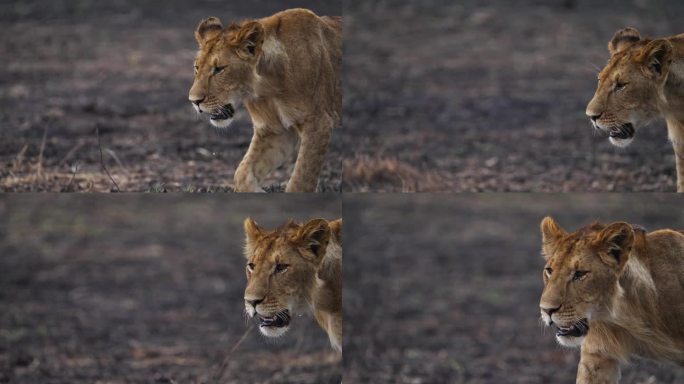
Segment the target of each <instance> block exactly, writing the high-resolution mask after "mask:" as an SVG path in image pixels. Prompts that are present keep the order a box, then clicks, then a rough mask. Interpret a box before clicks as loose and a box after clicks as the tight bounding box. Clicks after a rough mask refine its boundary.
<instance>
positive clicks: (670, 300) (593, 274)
mask: <svg viewBox="0 0 684 384" xmlns="http://www.w3.org/2000/svg"><path fill="white" fill-rule="evenodd" d="M545 221H546V220H545ZM542 228H543V229H542V230H543V231H544V224H543V225H542ZM549 228H552V227H550V226H549V224H548V223H547V224H546V232H545V233H544V236H545V240H544V244H545V245H544V253H545V255H546V257H547V265H548V267H549V268H551V269H552V270H553V272H552V273H551V274H550V275H549V276H548V277H546V275H545V282H546V284H545V288H544V293H543V295H542V299H541V302H540V306H541V307H542V311H543V314H542V315H543V316H542V317H543V318H544V320H545V321H546V322H547V323H550V324H554V323H557V324H559V326H560V325H566V324H567V323H572V322H573V321H575V322H576V321H577V320H578V319H580V318H583V317H584V318H588V325H587V326H588V331H587V332H586V334H585V335H582V336H581V337H569V338H567V337H558V339H559V342H560V343H561V344H563V345H566V346H579V347H580V348H581V359H580V364H579V369H578V376H577V380H578V383H616V382H618V381H619V377H620V367H619V365H620V363H625V362H627V361H628V360H629V359H630V358H631V357H635V356H638V357H643V358H647V359H653V360H661V361H670V362H673V363H676V364H680V365H684V234H682V232H678V231H672V230H659V231H655V232H651V233H648V234H647V233H645V232H644V231H643V230H641V229H633V228H632V227H631V226H629V225H628V224H626V223H615V224H613V225H611V226H603V225H599V224H594V225H592V226H589V227H585V228H583V229H581V230H580V231H577V232H574V233H571V234H567V233H565V232H561V231H562V230H554V229H553V228H552V229H550V230H549ZM557 228H560V227H557ZM554 232H555V233H556V234H555V235H553V233H554ZM572 270H586V271H588V272H587V273H588V275H587V277H583V278H582V279H581V280H577V281H571V282H568V281H567V280H566V279H565V277H564V274H565V273H566V272H568V271H572ZM545 308H546V309H545ZM548 308H555V309H554V310H553V311H551V312H550V313H552V314H553V315H554V316H555V317H552V316H551V315H549V312H548ZM545 311H546V315H544V312H545Z"/></svg>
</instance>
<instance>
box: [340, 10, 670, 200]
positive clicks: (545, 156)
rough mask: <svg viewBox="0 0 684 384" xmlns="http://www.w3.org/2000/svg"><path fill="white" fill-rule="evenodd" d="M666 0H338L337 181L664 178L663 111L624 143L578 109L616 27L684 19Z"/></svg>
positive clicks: (619, 181) (658, 185) (661, 27)
mask: <svg viewBox="0 0 684 384" xmlns="http://www.w3.org/2000/svg"><path fill="white" fill-rule="evenodd" d="M682 19H684V2H682V1H678V0H671V1H667V0H656V1H645V0H625V1H622V0H600V1H599V0H520V1H507V0H462V1H448V0H427V1H421V2H417V1H411V0H391V1H389V0H381V1H372V2H369V1H361V0H349V1H348V2H347V3H346V7H345V33H346V35H345V46H346V52H345V95H344V97H345V112H344V118H345V121H344V131H343V135H342V136H341V137H342V140H343V142H344V148H345V155H344V157H345V165H344V176H343V183H344V185H343V190H345V191H400V190H404V191H416V190H418V191H421V190H433V191H674V189H675V184H674V182H675V160H674V153H673V150H672V148H671V145H670V144H669V143H668V140H667V132H666V129H665V123H664V122H658V123H655V124H653V125H652V126H649V127H647V128H644V129H642V130H640V131H639V132H638V133H637V137H636V140H635V141H634V143H633V145H632V146H631V147H630V148H628V149H618V148H615V147H613V146H611V145H610V144H609V142H608V140H607V138H605V137H603V136H601V135H598V134H595V133H594V132H593V129H592V128H590V124H589V120H588V119H587V118H586V116H585V115H584V110H585V107H586V104H587V103H588V101H589V100H590V99H591V97H592V95H593V93H594V89H595V87H596V75H597V69H598V68H600V67H602V66H603V65H604V64H605V63H606V61H607V60H608V56H609V55H608V51H607V48H606V47H607V42H608V40H610V38H611V37H612V35H613V33H614V32H615V31H616V30H617V29H619V28H623V27H625V26H634V27H637V28H638V29H639V30H640V31H641V32H642V34H643V35H646V36H666V35H673V34H677V33H682V32H684V28H683V27H682V23H681V20H682Z"/></svg>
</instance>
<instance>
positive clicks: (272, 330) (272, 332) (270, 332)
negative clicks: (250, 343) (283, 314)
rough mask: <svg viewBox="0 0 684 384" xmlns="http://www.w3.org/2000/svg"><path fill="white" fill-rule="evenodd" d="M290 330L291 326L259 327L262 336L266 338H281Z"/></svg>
mask: <svg viewBox="0 0 684 384" xmlns="http://www.w3.org/2000/svg"><path fill="white" fill-rule="evenodd" d="M289 329H290V326H289V325H288V326H284V327H261V326H260V327H259V332H261V334H262V335H264V336H266V337H271V338H275V337H281V336H283V335H284V334H286V333H287V331H288V330H289Z"/></svg>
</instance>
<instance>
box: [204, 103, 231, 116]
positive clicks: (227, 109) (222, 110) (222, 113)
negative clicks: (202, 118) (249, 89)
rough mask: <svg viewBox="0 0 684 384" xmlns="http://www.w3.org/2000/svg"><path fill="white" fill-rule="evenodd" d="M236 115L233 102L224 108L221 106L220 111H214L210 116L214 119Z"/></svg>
mask: <svg viewBox="0 0 684 384" xmlns="http://www.w3.org/2000/svg"><path fill="white" fill-rule="evenodd" d="M234 115H235V108H233V104H226V105H225V106H223V108H220V109H219V110H218V112H216V113H212V114H211V116H210V117H209V118H210V119H212V120H228V119H231V118H233V116H234Z"/></svg>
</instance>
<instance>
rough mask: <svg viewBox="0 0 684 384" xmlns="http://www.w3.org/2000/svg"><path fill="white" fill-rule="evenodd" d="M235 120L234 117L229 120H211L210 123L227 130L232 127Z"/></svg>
mask: <svg viewBox="0 0 684 384" xmlns="http://www.w3.org/2000/svg"><path fill="white" fill-rule="evenodd" d="M233 120H234V119H233V118H232V117H229V118H227V119H214V118H211V119H209V122H210V123H211V125H213V126H214V127H216V128H221V129H225V128H228V127H229V126H230V124H231V123H232V122H233Z"/></svg>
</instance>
